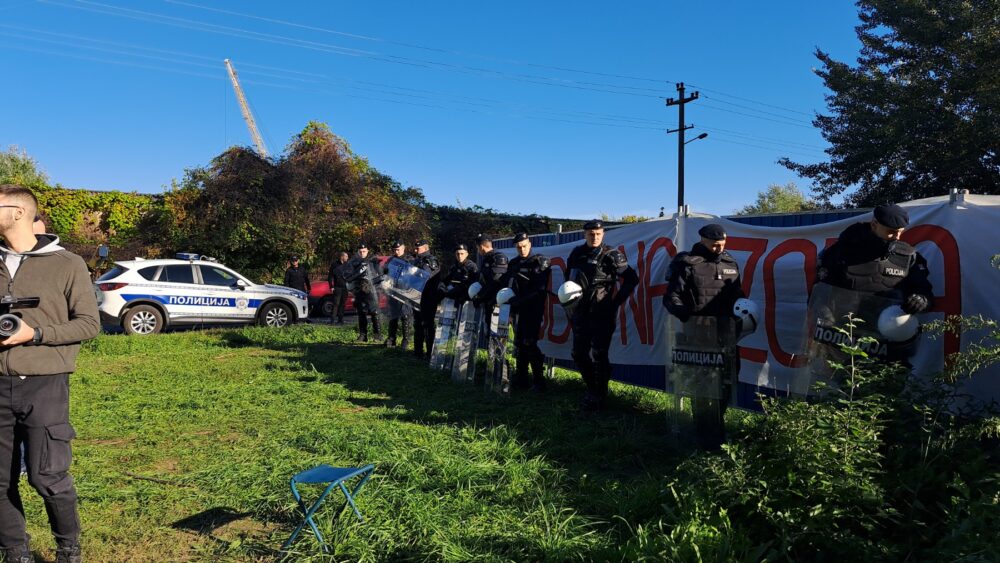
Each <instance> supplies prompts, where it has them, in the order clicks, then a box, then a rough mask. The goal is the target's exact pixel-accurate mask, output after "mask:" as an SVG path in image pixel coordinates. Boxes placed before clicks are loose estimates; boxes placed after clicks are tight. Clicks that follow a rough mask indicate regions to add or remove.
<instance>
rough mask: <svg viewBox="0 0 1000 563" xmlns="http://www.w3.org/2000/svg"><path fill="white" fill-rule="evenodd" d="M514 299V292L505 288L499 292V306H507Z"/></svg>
mask: <svg viewBox="0 0 1000 563" xmlns="http://www.w3.org/2000/svg"><path fill="white" fill-rule="evenodd" d="M513 298H514V290H513V289H511V288H509V287H505V288H503V289H501V290H500V291H498V292H497V304H498V305H506V304H507V302H508V301H510V300H511V299H513Z"/></svg>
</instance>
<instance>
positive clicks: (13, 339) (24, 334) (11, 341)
mask: <svg viewBox="0 0 1000 563" xmlns="http://www.w3.org/2000/svg"><path fill="white" fill-rule="evenodd" d="M34 337H35V327H32V326H28V323H26V322H23V321H22V322H21V328H20V329H19V330H18V331H17V332H16V333H14V334H13V335H11V336H10V337H9V338H7V339H6V340H3V341H0V346H17V345H18V344H24V343H25V342H31V339H32V338H34Z"/></svg>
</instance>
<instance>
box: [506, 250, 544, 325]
mask: <svg viewBox="0 0 1000 563" xmlns="http://www.w3.org/2000/svg"><path fill="white" fill-rule="evenodd" d="M550 266H551V264H550V263H549V259H548V258H546V257H545V256H542V255H541V254H532V255H531V256H528V257H527V258H521V257H520V256H517V257H515V258H514V259H513V260H511V261H510V265H509V266H508V267H507V275H506V276H505V277H504V279H505V280H509V282H508V283H509V287H510V288H511V289H513V290H514V297H513V298H511V300H510V301H508V304H509V305H510V307H511V311H512V312H515V313H518V314H526V313H527V314H536V315H541V314H542V313H543V312H544V307H545V298H546V297H547V296H548V294H549V274H550V273H551V269H550ZM504 285H508V284H504Z"/></svg>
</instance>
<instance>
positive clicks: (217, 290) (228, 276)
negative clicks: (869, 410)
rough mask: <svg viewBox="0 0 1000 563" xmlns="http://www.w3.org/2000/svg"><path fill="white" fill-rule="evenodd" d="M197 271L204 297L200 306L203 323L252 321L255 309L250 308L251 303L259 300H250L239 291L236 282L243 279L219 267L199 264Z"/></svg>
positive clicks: (244, 291) (243, 291)
mask: <svg viewBox="0 0 1000 563" xmlns="http://www.w3.org/2000/svg"><path fill="white" fill-rule="evenodd" d="M198 269H199V271H200V273H201V276H200V281H201V284H202V288H203V289H204V292H203V294H204V295H205V300H204V303H203V306H202V317H203V318H204V319H205V322H208V323H234V322H248V321H252V320H253V316H254V313H255V312H256V307H251V302H253V301H259V300H256V299H251V297H250V296H249V295H248V294H247V290H245V289H240V287H239V286H238V285H237V283H236V282H237V280H243V278H241V277H239V276H238V275H236V273H235V272H232V271H230V270H227V269H226V268H223V267H221V266H216V265H211V266H210V265H208V264H201V265H199V266H198ZM243 281H244V282H245V281H246V280H243Z"/></svg>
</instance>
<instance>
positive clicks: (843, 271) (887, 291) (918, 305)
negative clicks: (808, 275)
mask: <svg viewBox="0 0 1000 563" xmlns="http://www.w3.org/2000/svg"><path fill="white" fill-rule="evenodd" d="M909 224H910V216H909V214H908V213H907V212H906V210H905V209H903V208H902V207H900V206H898V205H880V206H878V207H876V208H875V210H874V213H873V216H872V220H871V221H869V222H867V223H866V222H860V223H855V224H853V225H851V226H850V227H847V228H846V229H844V231H843V232H842V233H840V236H839V237H838V238H837V242H835V243H833V245H832V246H830V247H829V248H827V249H826V250H824V251H823V252H822V253H821V254H820V256H819V262H818V265H817V272H816V280H817V281H818V282H819V283H826V284H829V285H832V286H834V287H839V288H843V289H848V290H852V291H857V292H859V293H862V294H871V295H875V296H878V297H885V298H889V299H896V300H899V301H900V302H901V305H900V306H901V307H902V309H903V311H904V312H905V313H907V314H916V313H922V312H924V311H926V310H927V309H928V308H929V307H930V306H931V304H932V302H933V299H934V297H933V295H934V294H933V288H932V287H931V282H930V279H929V272H928V270H927V260H925V259H924V257H923V256H921V255H920V253H919V252H917V250H916V249H915V248H913V247H912V246H910V245H909V244H907V243H905V242H903V241H902V240H900V237H901V236H902V235H903V231H904V230H906V227H907V226H909ZM918 336H919V335H915V336H913V337H912V338H909V339H907V340H904V341H902V342H889V343H888V355H887V359H888V360H889V361H898V362H904V363H905V362H906V361H907V358H909V357H910V356H912V355H913V353H914V352H915V351H916V341H917V338H918Z"/></svg>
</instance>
